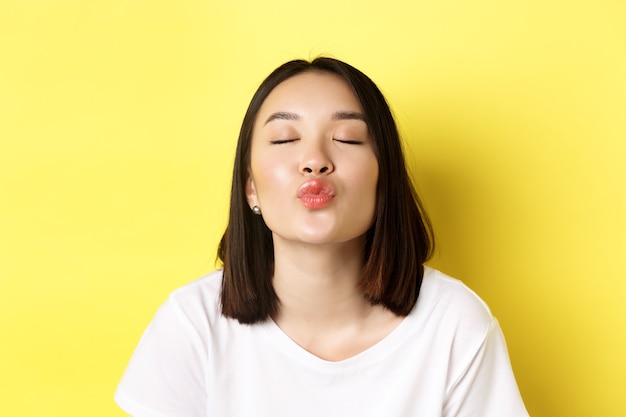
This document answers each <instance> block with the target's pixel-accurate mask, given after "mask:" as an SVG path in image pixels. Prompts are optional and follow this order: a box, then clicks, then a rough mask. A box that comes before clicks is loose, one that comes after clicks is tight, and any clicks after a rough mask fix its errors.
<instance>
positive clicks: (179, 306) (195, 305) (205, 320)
mask: <svg viewBox="0 0 626 417" xmlns="http://www.w3.org/2000/svg"><path fill="white" fill-rule="evenodd" d="M221 286H222V270H216V271H213V272H211V273H209V274H207V275H204V276H202V277H200V278H198V279H196V280H195V281H192V282H190V283H189V284H187V285H184V286H183V287H180V288H178V289H176V290H174V291H173V292H172V293H171V294H170V296H169V297H168V299H167V300H166V301H165V302H164V303H163V305H162V306H161V309H160V310H166V311H168V312H169V314H175V315H177V316H178V319H179V320H182V321H185V322H189V323H190V324H191V325H192V326H193V327H194V328H200V327H205V326H206V325H210V324H211V323H212V322H216V321H219V320H221V319H223V316H222V315H221V312H220V311H221V308H220V291H221Z"/></svg>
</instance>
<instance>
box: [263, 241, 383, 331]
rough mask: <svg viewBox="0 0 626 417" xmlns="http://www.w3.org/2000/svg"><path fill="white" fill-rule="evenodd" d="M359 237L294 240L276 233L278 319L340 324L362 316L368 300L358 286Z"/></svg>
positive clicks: (361, 252) (367, 309)
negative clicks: (320, 242)
mask: <svg viewBox="0 0 626 417" xmlns="http://www.w3.org/2000/svg"><path fill="white" fill-rule="evenodd" d="M363 245H364V242H363V239H362V238H360V239H355V240H353V241H350V242H345V243H341V244H332V245H308V244H293V242H288V243H287V242H282V241H281V240H279V239H274V254H275V255H274V256H275V268H274V280H273V284H274V288H275V291H276V294H277V295H278V297H279V299H280V303H281V304H280V311H279V313H278V315H277V317H275V318H274V319H275V320H276V321H277V322H284V321H285V320H287V319H288V320H289V321H290V322H291V323H294V324H296V323H298V324H306V325H307V326H308V327H309V328H312V327H313V328H314V327H333V326H341V325H343V324H345V323H347V322H352V323H354V322H355V320H358V319H359V318H363V317H364V316H366V315H367V314H368V313H369V311H370V309H371V305H370V304H369V303H368V302H367V301H366V300H365V299H364V297H363V296H362V294H361V293H360V291H359V290H358V288H357V282H358V280H359V278H360V276H361V269H362V267H363Z"/></svg>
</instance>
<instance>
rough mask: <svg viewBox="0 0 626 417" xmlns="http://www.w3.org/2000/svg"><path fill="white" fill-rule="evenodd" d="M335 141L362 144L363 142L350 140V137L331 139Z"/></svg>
mask: <svg viewBox="0 0 626 417" xmlns="http://www.w3.org/2000/svg"><path fill="white" fill-rule="evenodd" d="M333 140H334V141H336V142H339V143H345V144H347V145H362V144H363V142H362V141H360V140H352V139H333Z"/></svg>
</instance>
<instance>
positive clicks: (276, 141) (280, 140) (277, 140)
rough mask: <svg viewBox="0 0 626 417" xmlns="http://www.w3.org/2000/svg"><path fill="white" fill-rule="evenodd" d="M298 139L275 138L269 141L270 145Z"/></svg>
mask: <svg viewBox="0 0 626 417" xmlns="http://www.w3.org/2000/svg"><path fill="white" fill-rule="evenodd" d="M297 140H298V139H276V140H271V141H270V143H271V144H272V145H282V144H284V143H291V142H295V141H297Z"/></svg>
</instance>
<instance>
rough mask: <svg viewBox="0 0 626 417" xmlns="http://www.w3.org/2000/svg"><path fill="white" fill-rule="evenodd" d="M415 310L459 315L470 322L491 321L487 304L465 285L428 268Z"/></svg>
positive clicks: (491, 317)
mask: <svg viewBox="0 0 626 417" xmlns="http://www.w3.org/2000/svg"><path fill="white" fill-rule="evenodd" d="M420 304H421V305H420ZM417 308H418V309H428V310H434V311H437V312H439V313H441V314H446V315H450V316H454V315H459V314H460V315H462V316H464V317H466V318H467V319H471V320H478V321H488V322H489V321H491V320H492V319H493V316H492V314H491V310H490V309H489V307H488V306H487V304H486V303H485V302H484V301H483V300H482V299H481V298H480V297H479V296H478V295H477V294H476V293H475V292H474V291H472V290H471V289H470V288H469V287H468V286H467V285H465V284H464V283H463V282H462V281H460V280H458V279H456V278H452V277H450V276H448V275H446V274H444V273H443V272H441V271H438V270H436V269H433V268H430V267H425V268H424V279H423V281H422V287H421V290H420V296H419V298H418V301H417Z"/></svg>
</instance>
